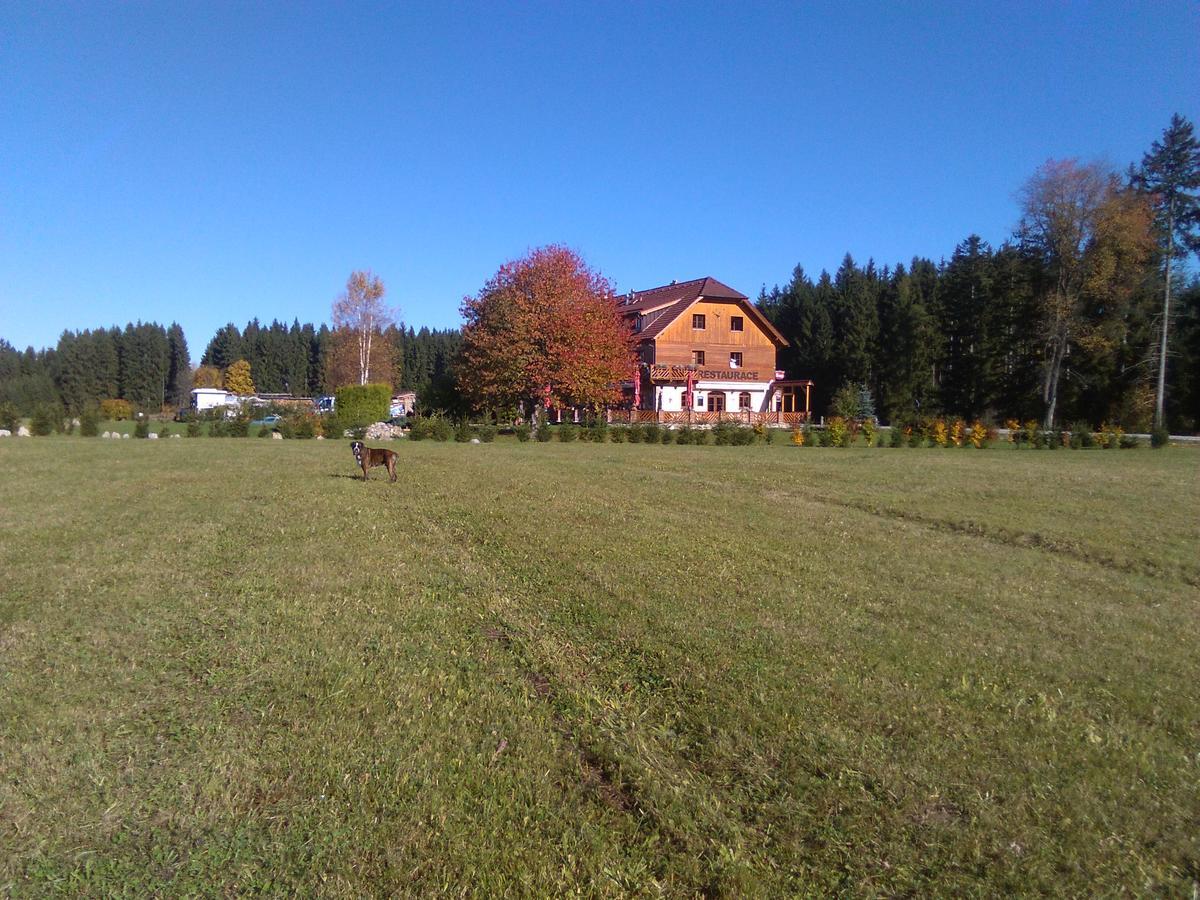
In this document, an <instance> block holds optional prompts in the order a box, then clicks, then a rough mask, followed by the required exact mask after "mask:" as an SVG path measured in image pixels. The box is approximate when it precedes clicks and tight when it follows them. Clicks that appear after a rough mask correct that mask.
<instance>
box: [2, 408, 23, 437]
mask: <svg viewBox="0 0 1200 900" xmlns="http://www.w3.org/2000/svg"><path fill="white" fill-rule="evenodd" d="M20 423H21V416H20V415H19V414H18V413H17V408H16V407H15V406H14V405H13V404H11V403H9V402H8V401H5V402H4V403H0V428H4V429H7V430H8V431H11V432H14V433H15V432H16V430H17V426H18V425H19V424H20Z"/></svg>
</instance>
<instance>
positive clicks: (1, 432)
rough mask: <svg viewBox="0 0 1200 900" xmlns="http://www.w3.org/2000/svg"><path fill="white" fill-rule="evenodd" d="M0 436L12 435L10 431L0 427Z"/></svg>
mask: <svg viewBox="0 0 1200 900" xmlns="http://www.w3.org/2000/svg"><path fill="white" fill-rule="evenodd" d="M0 437H12V432H11V431H9V430H8V429H7V428H0Z"/></svg>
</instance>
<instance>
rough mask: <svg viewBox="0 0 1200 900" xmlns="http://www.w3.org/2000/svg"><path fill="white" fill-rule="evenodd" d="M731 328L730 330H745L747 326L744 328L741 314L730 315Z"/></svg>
mask: <svg viewBox="0 0 1200 900" xmlns="http://www.w3.org/2000/svg"><path fill="white" fill-rule="evenodd" d="M729 330H730V331H743V330H745V328H744V325H743V324H742V317H741V316H730V317H729Z"/></svg>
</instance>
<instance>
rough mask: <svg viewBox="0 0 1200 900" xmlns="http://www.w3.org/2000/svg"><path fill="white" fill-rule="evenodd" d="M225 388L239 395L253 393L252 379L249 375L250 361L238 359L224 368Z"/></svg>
mask: <svg viewBox="0 0 1200 900" xmlns="http://www.w3.org/2000/svg"><path fill="white" fill-rule="evenodd" d="M225 390H227V391H229V392H230V393H231V394H238V395H239V396H247V395H249V394H253V393H254V379H253V378H252V377H250V363H248V362H246V360H244V359H238V360H234V361H233V362H232V363H230V364H229V368H228V369H226V370H225Z"/></svg>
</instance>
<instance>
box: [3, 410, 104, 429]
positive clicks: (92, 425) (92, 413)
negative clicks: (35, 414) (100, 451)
mask: <svg viewBox="0 0 1200 900" xmlns="http://www.w3.org/2000/svg"><path fill="white" fill-rule="evenodd" d="M4 427H5V428H7V427H8V426H4ZM79 433H80V435H82V436H83V437H97V436H98V435H99V434H100V414H99V413H98V412H97V411H96V409H95V408H94V407H91V406H89V407H88V408H87V409H85V410H84V411H83V412H82V413H80V414H79Z"/></svg>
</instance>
